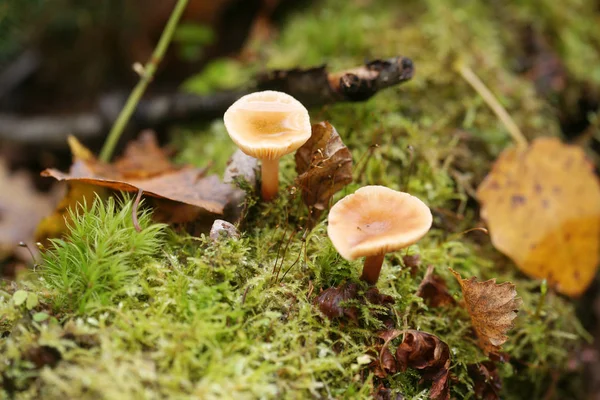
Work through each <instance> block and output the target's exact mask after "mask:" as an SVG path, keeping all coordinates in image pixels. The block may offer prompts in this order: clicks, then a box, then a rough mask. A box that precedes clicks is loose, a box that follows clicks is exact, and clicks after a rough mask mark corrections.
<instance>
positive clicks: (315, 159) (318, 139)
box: [296, 122, 352, 218]
mask: <svg viewBox="0 0 600 400" xmlns="http://www.w3.org/2000/svg"><path fill="white" fill-rule="evenodd" d="M296 172H297V173H298V178H296V182H297V184H298V185H299V186H300V188H301V189H302V200H303V201H304V204H306V205H307V206H308V207H309V209H310V210H311V214H312V215H313V218H316V217H318V215H319V214H320V212H321V211H322V210H324V209H325V208H327V206H328V205H329V201H330V200H331V197H332V196H333V195H334V194H335V193H336V192H337V191H339V190H341V189H342V188H343V187H344V186H346V185H347V184H349V183H351V182H352V154H351V153H350V150H348V148H347V147H346V146H345V145H344V143H343V142H342V139H341V138H340V135H339V134H338V133H337V131H336V130H335V128H334V127H333V126H332V125H331V124H330V123H329V122H320V123H318V124H314V125H313V126H312V135H311V137H310V139H308V141H307V142H306V143H305V144H304V145H303V146H302V147H300V148H299V149H298V151H296Z"/></svg>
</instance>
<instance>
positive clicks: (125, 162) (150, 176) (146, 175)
mask: <svg viewBox="0 0 600 400" xmlns="http://www.w3.org/2000/svg"><path fill="white" fill-rule="evenodd" d="M69 144H70V145H71V149H72V151H73V155H74V157H73V158H74V159H73V165H72V166H71V170H70V172H69V173H63V172H60V171H57V170H55V169H47V170H45V171H43V172H42V175H43V176H50V177H53V178H55V179H57V180H60V181H63V180H64V181H67V182H69V183H70V184H73V183H76V184H87V185H93V186H100V187H105V188H109V189H113V190H121V191H126V192H138V191H139V190H142V191H143V192H144V193H145V194H147V195H150V196H153V197H156V198H159V199H166V200H170V201H174V202H177V203H181V204H183V205H186V206H193V207H197V208H200V209H203V210H206V211H208V212H211V213H215V214H222V213H223V209H224V207H225V205H226V204H227V203H228V201H229V199H230V196H231V194H232V193H233V187H232V186H231V185H229V184H225V183H222V182H221V181H220V180H219V178H218V177H217V176H216V175H212V176H207V177H205V176H204V171H203V170H201V169H198V168H194V167H191V166H175V165H173V164H171V162H170V161H169V160H168V158H167V156H166V154H165V152H164V151H163V150H161V149H160V148H159V147H158V144H157V142H156V138H155V137H154V134H153V133H152V132H150V131H146V132H143V133H142V135H141V136H140V138H139V139H138V140H137V141H134V142H131V143H130V144H129V145H128V146H127V148H126V150H125V153H124V155H123V156H122V157H121V158H120V159H118V160H117V161H115V163H114V164H106V163H103V162H101V161H99V160H97V159H96V158H95V157H94V156H93V155H92V154H91V153H90V152H89V151H88V150H87V149H85V147H83V146H82V145H81V144H80V143H79V142H77V140H76V139H75V138H71V139H70V140H69ZM180 214H181V213H180ZM186 215H188V216H190V217H191V216H194V215H197V214H194V213H186ZM174 218H175V217H174ZM176 219H177V222H183V221H181V220H180V219H181V218H176Z"/></svg>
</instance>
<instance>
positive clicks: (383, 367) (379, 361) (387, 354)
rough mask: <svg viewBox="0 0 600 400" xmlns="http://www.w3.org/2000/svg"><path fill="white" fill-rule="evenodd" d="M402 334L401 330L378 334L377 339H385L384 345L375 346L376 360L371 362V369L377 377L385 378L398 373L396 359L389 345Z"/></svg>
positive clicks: (390, 330)
mask: <svg viewBox="0 0 600 400" xmlns="http://www.w3.org/2000/svg"><path fill="white" fill-rule="evenodd" d="M401 334H402V331H401V330H399V329H388V330H385V331H383V332H380V333H378V334H377V337H379V338H380V339H383V344H380V345H377V346H375V350H376V351H377V354H376V355H375V360H373V362H371V364H370V365H369V367H370V368H371V369H372V370H373V373H374V374H375V376H377V377H379V378H385V377H386V376H388V375H390V374H391V375H393V374H395V373H396V372H397V371H398V367H397V364H396V358H395V357H394V355H393V354H392V352H391V351H390V349H389V344H390V342H391V341H392V340H394V339H395V338H397V337H398V336H400V335H401Z"/></svg>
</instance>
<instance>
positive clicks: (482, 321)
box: [450, 268, 523, 354]
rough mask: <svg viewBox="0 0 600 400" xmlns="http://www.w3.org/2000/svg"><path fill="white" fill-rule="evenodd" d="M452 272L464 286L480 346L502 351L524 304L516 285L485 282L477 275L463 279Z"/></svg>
mask: <svg viewBox="0 0 600 400" xmlns="http://www.w3.org/2000/svg"><path fill="white" fill-rule="evenodd" d="M450 271H451V272H452V274H453V275H454V276H455V277H456V279H457V280H458V283H459V284H460V287H461V289H462V292H463V296H464V298H465V303H466V307H467V311H468V312H469V315H470V316H471V322H472V323H473V328H474V329H475V333H476V334H477V337H478V338H479V346H480V347H481V348H482V349H483V351H484V352H485V353H486V354H489V353H496V352H498V350H500V346H501V345H502V344H503V343H504V342H506V340H508V336H506V332H508V330H509V329H511V328H512V327H513V320H514V319H515V318H516V317H517V311H518V310H519V307H521V305H522V303H523V301H522V300H521V298H520V297H516V296H517V291H516V289H515V285H513V284H512V283H510V282H504V283H501V284H497V283H496V279H490V280H488V281H485V282H477V281H476V278H475V277H473V278H470V279H463V278H462V277H461V276H460V274H459V273H458V272H456V271H454V270H453V269H452V268H450Z"/></svg>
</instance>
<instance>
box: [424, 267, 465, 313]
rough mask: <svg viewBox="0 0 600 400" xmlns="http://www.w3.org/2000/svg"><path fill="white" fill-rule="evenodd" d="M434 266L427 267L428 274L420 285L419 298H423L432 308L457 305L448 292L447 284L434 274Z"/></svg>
mask: <svg viewBox="0 0 600 400" xmlns="http://www.w3.org/2000/svg"><path fill="white" fill-rule="evenodd" d="M433 270H434V268H433V265H430V266H429V267H427V273H426V274H425V277H424V278H423V280H422V281H421V283H420V284H419V288H418V289H417V296H419V297H421V298H423V300H425V303H426V304H427V305H429V306H430V307H440V306H446V305H449V304H454V303H456V302H455V301H454V298H453V297H452V295H451V294H450V292H448V287H447V286H446V282H445V281H444V280H443V279H442V278H440V277H439V276H437V275H434V273H433Z"/></svg>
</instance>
